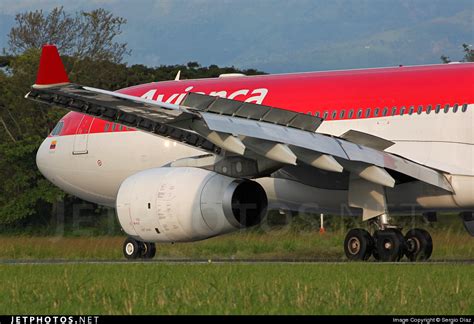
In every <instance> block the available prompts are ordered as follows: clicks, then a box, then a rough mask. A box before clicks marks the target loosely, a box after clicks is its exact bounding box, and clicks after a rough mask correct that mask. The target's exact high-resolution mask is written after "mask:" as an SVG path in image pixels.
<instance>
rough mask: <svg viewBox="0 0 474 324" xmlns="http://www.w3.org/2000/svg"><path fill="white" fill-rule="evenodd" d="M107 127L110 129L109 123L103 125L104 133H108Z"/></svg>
mask: <svg viewBox="0 0 474 324" xmlns="http://www.w3.org/2000/svg"><path fill="white" fill-rule="evenodd" d="M109 127H110V124H109V123H105V126H104V132H108V131H109Z"/></svg>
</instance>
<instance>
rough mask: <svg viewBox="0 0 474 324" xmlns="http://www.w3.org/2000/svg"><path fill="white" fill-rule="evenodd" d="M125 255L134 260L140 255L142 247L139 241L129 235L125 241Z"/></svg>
mask: <svg viewBox="0 0 474 324" xmlns="http://www.w3.org/2000/svg"><path fill="white" fill-rule="evenodd" d="M122 251H123V255H124V256H125V258H127V259H129V260H134V259H137V258H139V257H140V255H141V254H142V249H141V246H140V244H139V242H138V241H137V240H135V239H133V238H131V237H128V238H127V239H126V240H125V242H123V249H122Z"/></svg>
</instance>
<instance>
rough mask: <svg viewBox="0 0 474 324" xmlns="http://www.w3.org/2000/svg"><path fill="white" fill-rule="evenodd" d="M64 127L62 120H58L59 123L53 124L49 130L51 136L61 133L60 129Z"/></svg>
mask: <svg viewBox="0 0 474 324" xmlns="http://www.w3.org/2000/svg"><path fill="white" fill-rule="evenodd" d="M63 127H64V122H63V121H60V122H59V123H57V124H56V126H54V128H53V130H52V131H51V136H58V135H59V134H61V131H62V130H63Z"/></svg>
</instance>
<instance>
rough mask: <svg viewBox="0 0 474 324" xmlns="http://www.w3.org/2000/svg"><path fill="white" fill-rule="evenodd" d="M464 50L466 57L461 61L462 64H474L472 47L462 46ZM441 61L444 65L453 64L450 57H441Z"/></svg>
mask: <svg viewBox="0 0 474 324" xmlns="http://www.w3.org/2000/svg"><path fill="white" fill-rule="evenodd" d="M462 49H463V52H464V57H463V58H462V59H461V60H460V62H474V49H472V45H468V44H462ZM441 61H443V63H450V62H452V61H451V59H450V58H449V56H445V55H443V56H441Z"/></svg>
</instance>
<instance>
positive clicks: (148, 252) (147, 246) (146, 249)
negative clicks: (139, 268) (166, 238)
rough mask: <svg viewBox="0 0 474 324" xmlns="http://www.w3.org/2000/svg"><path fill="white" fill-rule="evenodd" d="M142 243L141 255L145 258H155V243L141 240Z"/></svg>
mask: <svg viewBox="0 0 474 324" xmlns="http://www.w3.org/2000/svg"><path fill="white" fill-rule="evenodd" d="M140 243H141V252H142V253H141V256H140V257H142V258H143V259H153V257H154V256H155V254H156V245H155V243H148V242H140Z"/></svg>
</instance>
